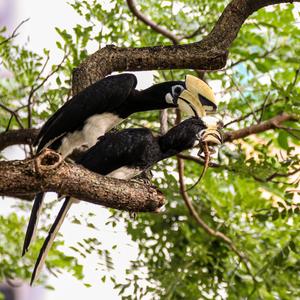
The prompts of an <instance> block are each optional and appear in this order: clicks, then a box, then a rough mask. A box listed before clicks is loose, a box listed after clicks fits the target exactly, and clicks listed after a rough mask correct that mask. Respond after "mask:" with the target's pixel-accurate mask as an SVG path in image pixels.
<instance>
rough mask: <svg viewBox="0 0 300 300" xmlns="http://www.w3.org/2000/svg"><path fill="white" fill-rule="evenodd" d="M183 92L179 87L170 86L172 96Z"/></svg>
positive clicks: (181, 87)
mask: <svg viewBox="0 0 300 300" xmlns="http://www.w3.org/2000/svg"><path fill="white" fill-rule="evenodd" d="M183 90H184V88H183V86H181V85H175V86H172V95H173V96H179V95H180V93H181V92H182V91H183Z"/></svg>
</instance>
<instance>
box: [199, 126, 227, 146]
mask: <svg viewBox="0 0 300 300" xmlns="http://www.w3.org/2000/svg"><path fill="white" fill-rule="evenodd" d="M201 142H205V143H207V144H209V145H211V146H212V145H221V144H222V142H223V137H222V134H221V132H220V130H219V129H217V128H207V129H205V130H204V131H203V133H202V135H201Z"/></svg>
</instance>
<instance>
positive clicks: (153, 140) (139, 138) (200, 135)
mask: <svg viewBox="0 0 300 300" xmlns="http://www.w3.org/2000/svg"><path fill="white" fill-rule="evenodd" d="M204 119H205V117H204V118H203V120H204ZM203 120H202V119H201V118H196V117H193V118H190V119H187V120H185V121H183V122H182V123H180V124H179V125H177V126H176V127H173V128H172V129H170V130H169V131H168V132H167V133H166V134H165V135H163V136H159V137H154V136H153V135H152V132H151V130H149V129H146V128H132V129H125V130H122V131H119V132H115V133H107V134H106V135H105V136H103V137H101V138H100V139H99V141H98V142H97V144H96V145H95V146H93V147H92V148H90V149H89V150H88V151H87V152H86V153H85V154H84V155H83V157H82V158H81V159H80V160H78V161H77V163H78V164H80V165H82V166H83V167H85V168H87V169H89V170H91V171H93V172H96V173H98V174H101V175H107V176H110V177H114V178H119V179H127V180H128V179H131V178H133V177H135V176H137V175H138V174H140V173H141V172H143V171H145V170H146V169H148V168H150V167H151V166H152V165H153V164H155V163H157V162H158V161H160V160H163V159H165V158H168V157H171V156H173V155H175V154H177V153H180V152H181V151H183V150H187V149H190V148H192V147H195V146H198V145H199V146H200V148H201V144H202V143H203V142H207V143H208V144H209V145H218V144H221V142H222V136H221V132H220V131H219V129H218V128H217V126H215V127H214V128H213V127H212V126H207V125H206V124H205V123H204V121H203ZM75 201H77V200H76V199H74V198H71V197H66V198H65V201H64V203H63V205H62V207H61V209H60V211H59V213H58V215H57V217H56V220H55V222H54V223H53V225H52V227H51V229H50V231H49V234H48V236H47V238H46V240H45V242H44V244H43V246H42V248H41V250H40V253H39V256H38V259H37V262H36V264H35V267H34V270H33V273H32V277H31V283H30V284H32V283H33V282H34V280H35V279H36V278H37V276H38V275H39V273H40V271H41V269H42V266H43V264H44V261H45V259H46V256H47V253H48V251H49V250H50V248H51V246H52V243H53V241H54V238H55V236H56V235H57V233H58V231H59V229H60V226H61V225H62V222H63V220H64V218H65V216H66V214H67V212H68V210H69V208H70V206H71V205H72V204H73V203H74V202H75Z"/></svg>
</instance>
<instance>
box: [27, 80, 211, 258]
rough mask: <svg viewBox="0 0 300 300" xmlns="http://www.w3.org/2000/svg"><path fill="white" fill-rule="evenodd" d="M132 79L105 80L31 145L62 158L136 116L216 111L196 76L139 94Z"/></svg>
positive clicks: (31, 227)
mask: <svg viewBox="0 0 300 300" xmlns="http://www.w3.org/2000/svg"><path fill="white" fill-rule="evenodd" d="M136 84H137V79H136V77H135V75H133V74H120V75H114V76H109V77H106V78H104V79H102V80H100V81H98V82H96V83H95V84H93V85H91V86H89V87H88V88H86V89H85V90H83V91H81V92H80V93H78V94H77V95H76V96H74V97H73V98H72V99H71V100H69V101H68V102H67V103H65V104H64V105H63V106H62V107H61V108H60V109H59V110H58V111H56V112H55V113H54V115H53V116H52V117H50V119H48V121H47V122H46V123H45V124H44V126H43V127H42V129H41V130H40V132H39V134H38V136H37V139H36V141H35V144H34V145H36V146H37V153H38V152H40V151H41V150H42V149H44V148H50V149H53V150H56V151H57V152H59V153H60V154H61V155H62V156H63V157H66V156H68V155H69V154H71V153H72V152H73V150H74V149H75V148H77V147H80V146H82V145H84V144H85V145H87V146H88V147H92V146H93V145H95V144H96V142H97V139H98V138H99V137H100V136H102V135H104V134H105V133H106V132H108V131H109V130H110V129H112V128H113V127H115V126H116V125H118V124H119V123H121V122H122V121H123V120H124V119H126V118H127V117H128V116H129V115H131V114H133V113H135V112H142V111H149V110H156V109H164V108H170V107H179V109H181V110H182V111H183V112H184V113H186V114H187V115H188V116H199V117H201V116H203V115H204V114H205V112H207V113H210V112H211V113H213V112H215V111H216V109H217V105H216V101H215V97H214V93H213V91H212V90H211V89H210V87H209V86H208V85H207V84H206V83H205V82H203V81H202V80H200V79H199V78H197V77H194V76H192V75H187V76H186V79H185V81H169V82H164V83H159V84H155V85H153V86H151V87H150V88H148V89H146V90H143V91H138V90H136V89H135V87H136ZM43 198H44V193H38V194H37V195H36V197H35V200H34V204H33V207H32V211H31V216H30V219H29V224H28V227H27V231H26V235H25V240H24V245H23V251H22V255H24V254H25V253H26V252H27V250H28V247H29V245H30V243H31V240H32V237H33V235H34V232H35V230H36V226H37V222H38V218H39V214H40V211H41V208H42V204H43Z"/></svg>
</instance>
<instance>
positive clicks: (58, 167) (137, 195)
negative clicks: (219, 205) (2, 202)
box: [0, 150, 165, 212]
mask: <svg viewBox="0 0 300 300" xmlns="http://www.w3.org/2000/svg"><path fill="white" fill-rule="evenodd" d="M0 170H1V178H0V196H13V197H18V196H19V195H25V194H32V193H37V192H48V191H52V192H57V193H59V194H61V195H70V196H73V197H75V198H78V199H80V200H83V201H87V202H91V203H95V204H99V205H103V206H107V207H112V208H116V209H121V210H126V211H131V212H153V211H159V208H160V207H161V206H162V205H163V204H164V202H165V198H164V196H163V194H162V193H161V192H160V191H159V190H157V188H155V187H153V186H150V185H145V184H142V183H139V182H136V181H125V180H119V179H115V178H110V177H105V176H101V175H98V174H96V173H93V172H90V171H89V170H87V169H85V168H83V167H81V166H78V165H74V164H69V163H67V162H65V161H62V159H61V156H60V155H59V154H58V153H56V152H54V151H51V150H44V151H43V152H41V154H39V155H38V156H37V157H36V158H35V159H26V160H14V161H1V162H0Z"/></svg>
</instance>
